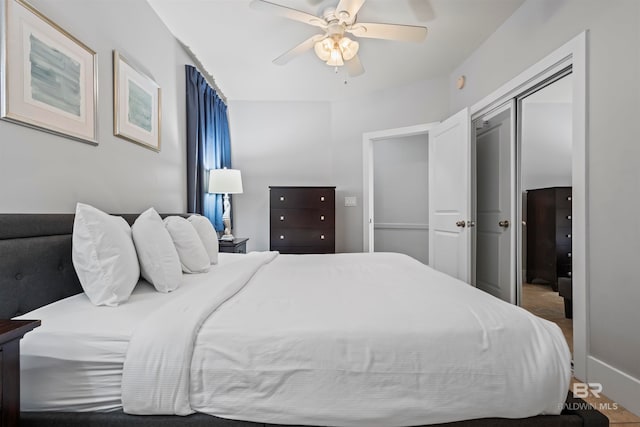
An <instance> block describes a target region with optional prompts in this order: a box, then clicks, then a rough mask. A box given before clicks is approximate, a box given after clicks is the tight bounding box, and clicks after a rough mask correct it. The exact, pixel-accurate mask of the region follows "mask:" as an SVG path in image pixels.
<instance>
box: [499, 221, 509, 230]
mask: <svg viewBox="0 0 640 427" xmlns="http://www.w3.org/2000/svg"><path fill="white" fill-rule="evenodd" d="M498 225H499V226H500V227H503V228H509V220H507V219H505V220H502V221H500V222H499V223H498Z"/></svg>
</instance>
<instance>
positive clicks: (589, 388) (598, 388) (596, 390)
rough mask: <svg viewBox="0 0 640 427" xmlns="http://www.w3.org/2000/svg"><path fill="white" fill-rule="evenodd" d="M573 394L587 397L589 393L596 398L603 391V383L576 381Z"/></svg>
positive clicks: (582, 397)
mask: <svg viewBox="0 0 640 427" xmlns="http://www.w3.org/2000/svg"><path fill="white" fill-rule="evenodd" d="M572 391H573V395H574V396H575V397H579V398H581V399H584V398H585V397H589V393H591V394H592V395H593V397H595V398H596V399H598V398H600V393H602V384H600V383H587V384H585V383H574V384H573V390H572Z"/></svg>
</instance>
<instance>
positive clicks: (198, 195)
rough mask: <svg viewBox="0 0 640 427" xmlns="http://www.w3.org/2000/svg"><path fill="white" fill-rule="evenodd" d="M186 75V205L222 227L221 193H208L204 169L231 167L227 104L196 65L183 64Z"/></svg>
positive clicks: (218, 226) (219, 228)
mask: <svg viewBox="0 0 640 427" xmlns="http://www.w3.org/2000/svg"><path fill="white" fill-rule="evenodd" d="M186 77H187V209H188V211H189V212H195V213H199V214H201V215H204V216H206V217H207V218H209V220H210V221H211V223H212V224H213V226H214V227H215V229H216V230H217V231H222V230H223V229H224V227H223V225H222V195H220V194H208V193H207V186H208V179H209V175H208V173H207V171H208V170H209V169H221V168H224V167H226V168H231V141H230V138H229V121H228V119H227V105H226V104H225V103H224V101H223V100H222V99H220V97H219V96H218V94H217V93H216V91H215V90H214V89H213V88H212V87H211V86H209V84H208V83H207V81H206V80H205V78H204V77H203V76H202V74H200V72H199V71H198V70H197V69H196V68H195V67H193V66H191V65H186Z"/></svg>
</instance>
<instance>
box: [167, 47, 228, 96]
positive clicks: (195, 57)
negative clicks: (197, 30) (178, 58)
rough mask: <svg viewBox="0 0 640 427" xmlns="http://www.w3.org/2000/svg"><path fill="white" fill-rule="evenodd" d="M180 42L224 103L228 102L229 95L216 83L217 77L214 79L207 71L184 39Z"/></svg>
mask: <svg viewBox="0 0 640 427" xmlns="http://www.w3.org/2000/svg"><path fill="white" fill-rule="evenodd" d="M178 43H180V46H182V48H183V49H184V50H185V51H186V52H187V55H189V57H190V58H191V60H192V61H193V62H194V64H195V65H196V68H198V71H200V73H201V74H202V75H203V76H204V79H205V80H206V81H207V83H209V85H211V87H212V88H214V89H215V91H216V92H217V93H218V96H219V97H220V99H222V100H223V101H224V103H225V104H227V97H226V96H225V95H224V93H223V92H222V89H220V86H218V85H217V84H216V79H214V78H213V76H212V75H211V74H209V73H208V72H207V71H206V68H205V67H204V65H202V62H200V60H199V59H198V57H197V56H196V54H195V53H193V51H192V50H191V48H190V47H189V46H187V45H186V44H184V43H182V41H180V40H178Z"/></svg>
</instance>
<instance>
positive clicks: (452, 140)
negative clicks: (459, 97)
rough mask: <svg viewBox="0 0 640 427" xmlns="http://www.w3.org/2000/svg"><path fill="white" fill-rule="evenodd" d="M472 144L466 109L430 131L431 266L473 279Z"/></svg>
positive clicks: (467, 279)
mask: <svg viewBox="0 0 640 427" xmlns="http://www.w3.org/2000/svg"><path fill="white" fill-rule="evenodd" d="M470 147H471V144H470V133H469V111H468V109H466V108H465V109H464V110H462V111H460V112H459V113H456V114H455V115H453V116H451V117H449V118H448V119H446V120H445V121H443V122H442V123H440V124H439V125H438V126H437V127H436V128H435V129H433V130H432V131H430V132H429V265H430V266H431V267H433V268H435V269H436V270H439V271H442V272H444V273H447V274H449V275H450V276H453V277H457V278H458V279H460V280H462V281H465V282H467V283H468V282H469V281H470V276H471V275H470V259H471V257H470V254H471V236H470V234H471V233H470V232H469V228H470V227H469V226H470V225H472V224H473V223H472V222H471V217H470V214H471V185H470V183H471V181H470V176H471V149H470Z"/></svg>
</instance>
